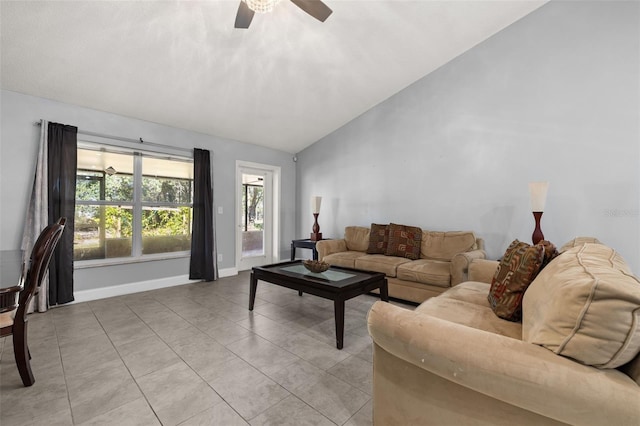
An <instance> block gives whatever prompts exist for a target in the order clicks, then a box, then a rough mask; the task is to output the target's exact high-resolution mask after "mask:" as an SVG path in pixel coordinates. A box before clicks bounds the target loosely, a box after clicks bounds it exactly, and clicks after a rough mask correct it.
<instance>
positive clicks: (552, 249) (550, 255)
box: [538, 240, 560, 272]
mask: <svg viewBox="0 0 640 426" xmlns="http://www.w3.org/2000/svg"><path fill="white" fill-rule="evenodd" d="M538 244H542V246H543V247H544V259H543V261H542V266H540V271H542V270H543V269H544V267H545V266H547V265H548V264H549V262H551V261H552V260H553V259H555V258H556V257H558V256H559V255H560V253H558V249H557V248H556V245H555V244H553V243H552V242H551V241H547V240H542V241H540V242H539V243H538ZM540 271H538V272H540Z"/></svg>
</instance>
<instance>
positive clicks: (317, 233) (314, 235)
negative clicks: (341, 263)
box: [309, 232, 322, 241]
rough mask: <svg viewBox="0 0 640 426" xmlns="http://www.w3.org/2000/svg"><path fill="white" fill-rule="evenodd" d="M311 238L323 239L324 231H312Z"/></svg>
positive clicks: (312, 239)
mask: <svg viewBox="0 0 640 426" xmlns="http://www.w3.org/2000/svg"><path fill="white" fill-rule="evenodd" d="M309 239H310V240H311V241H320V240H321V239H322V232H312V233H311V236H310V237H309Z"/></svg>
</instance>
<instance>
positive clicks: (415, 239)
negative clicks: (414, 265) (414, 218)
mask: <svg viewBox="0 0 640 426" xmlns="http://www.w3.org/2000/svg"><path fill="white" fill-rule="evenodd" d="M421 244H422V229H420V228H418V227H416V226H405V225H397V224H395V223H391V224H389V243H388V244H387V251H386V252H385V254H386V255H387V256H399V257H406V258H407V259H411V260H416V259H419V258H420V245H421Z"/></svg>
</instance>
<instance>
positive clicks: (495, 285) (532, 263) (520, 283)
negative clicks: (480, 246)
mask: <svg viewBox="0 0 640 426" xmlns="http://www.w3.org/2000/svg"><path fill="white" fill-rule="evenodd" d="M544 252H545V249H544V246H543V245H542V244H537V245H535V246H531V245H529V244H527V243H523V242H520V241H518V240H514V241H513V242H512V243H511V245H510V246H509V248H507V251H506V252H505V254H504V256H503V257H502V259H501V260H500V263H499V264H498V268H497V269H496V272H495V275H494V276H493V280H491V289H490V290H489V296H487V299H488V300H489V305H491V309H493V312H494V313H495V314H496V315H497V316H498V317H500V318H503V319H506V320H509V321H520V319H521V318H522V297H523V296H524V292H525V291H526V290H527V287H529V284H531V281H533V279H534V278H535V277H536V275H538V272H539V271H540V267H541V266H542V262H543V261H544Z"/></svg>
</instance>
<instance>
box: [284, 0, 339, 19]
mask: <svg viewBox="0 0 640 426" xmlns="http://www.w3.org/2000/svg"><path fill="white" fill-rule="evenodd" d="M291 1H292V2H293V3H294V4H295V5H296V6H298V7H299V8H300V9H302V10H304V11H305V12H307V13H308V14H309V15H311V16H313V17H314V18H316V19H317V20H318V21H321V22H324V21H325V20H326V19H327V18H328V17H329V15H331V13H332V12H333V10H331V9H329V6H327V5H326V4H324V3H322V1H320V0H291Z"/></svg>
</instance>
